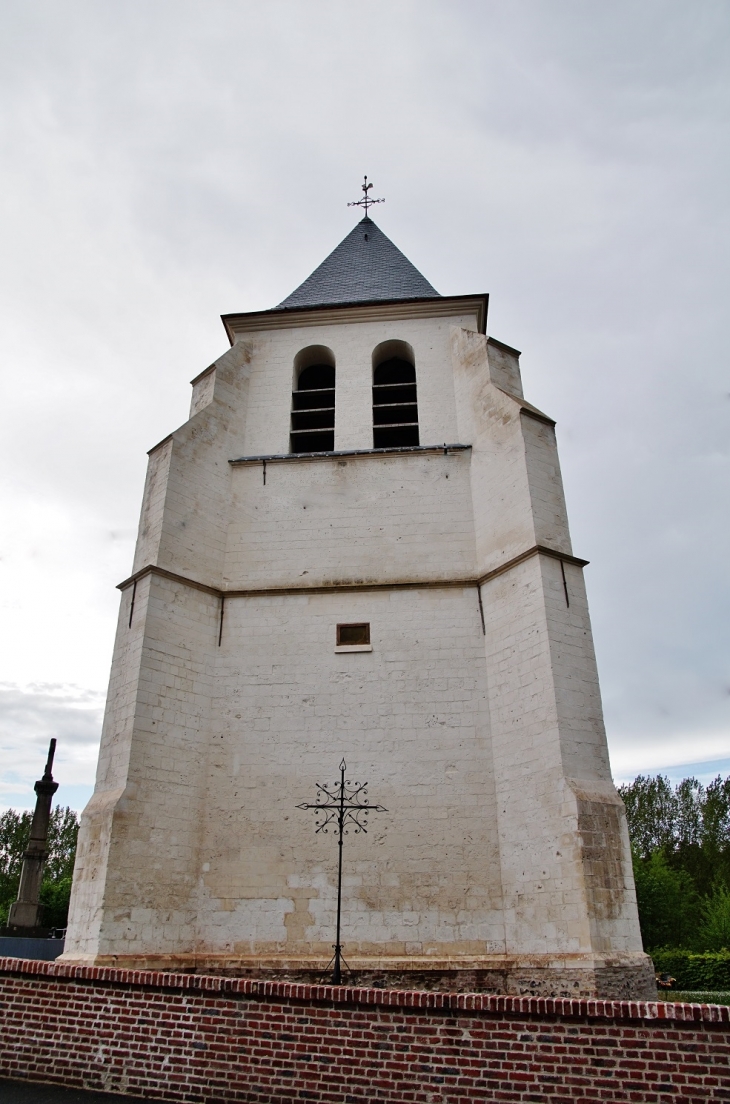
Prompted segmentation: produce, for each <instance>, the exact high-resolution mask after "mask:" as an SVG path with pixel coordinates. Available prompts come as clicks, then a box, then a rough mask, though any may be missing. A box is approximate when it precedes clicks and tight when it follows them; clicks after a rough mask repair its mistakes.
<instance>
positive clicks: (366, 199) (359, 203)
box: [347, 176, 385, 218]
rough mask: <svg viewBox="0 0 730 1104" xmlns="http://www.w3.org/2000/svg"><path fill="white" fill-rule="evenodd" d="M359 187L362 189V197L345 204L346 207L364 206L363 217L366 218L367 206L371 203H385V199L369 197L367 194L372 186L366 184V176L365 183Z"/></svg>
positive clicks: (370, 205)
mask: <svg viewBox="0 0 730 1104" xmlns="http://www.w3.org/2000/svg"><path fill="white" fill-rule="evenodd" d="M360 187H361V188H362V190H363V197H362V199H356V200H354V201H353V202H352V203H348V204H347V206H348V207H364V208H365V218H367V217H368V207H372V205H373V204H374V203H385V200H384V199H371V198H370V196H369V195H368V192H369V191H370V189H371V188H372V184H368V178H367V176H366V177H365V183H364V184H361V185H360Z"/></svg>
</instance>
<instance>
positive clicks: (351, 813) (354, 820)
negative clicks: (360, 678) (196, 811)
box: [297, 177, 388, 985]
mask: <svg viewBox="0 0 730 1104" xmlns="http://www.w3.org/2000/svg"><path fill="white" fill-rule="evenodd" d="M365 179H366V180H367V177H365ZM365 195H366V197H367V192H366V193H365ZM370 202H371V203H380V202H381V201H380V200H371V201H370ZM346 770H347V763H346V762H345V760H344V759H343V760H342V762H341V763H340V780H339V782H335V784H334V786H331V787H330V788H328V787H327V786H323V785H322V784H321V783H320V782H318V783H317V799H316V801H315V802H314V804H313V805H311V804H309V803H308V802H304V803H303V804H302V805H297V809H314V811H315V812H316V814H317V819H316V821H315V823H316V826H317V827H316V831H317V832H328V831H329V827H328V825H330V824H333V822H334V824H333V828H334V827H335V825H336V831H337V845H338V847H339V862H338V865H337V942H336V943H335V953H334V955H333V956H332V959H331V960H330V962H329V963H328V965H327V969H328V970H329V968H330V966H332V984H333V985H339V984H340V982H341V980H342V963H343V961H344V959H343V958H342V944H341V942H340V928H341V920H342V837H343V835H345V836H346V835H347V828H346V827H345V825H346V824H352V825H354V827H355V833H357V832H367V830H368V829H367V819H368V813H387V811H388V810H387V809H384V808H383V806H382V805H370V804H369V802H368V799H367V788H368V784H367V782H350V780H349V778H348V779H346V778H345V771H346ZM345 965H346V966H347V963H345ZM348 969H349V967H348Z"/></svg>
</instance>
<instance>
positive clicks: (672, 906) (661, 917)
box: [634, 850, 701, 951]
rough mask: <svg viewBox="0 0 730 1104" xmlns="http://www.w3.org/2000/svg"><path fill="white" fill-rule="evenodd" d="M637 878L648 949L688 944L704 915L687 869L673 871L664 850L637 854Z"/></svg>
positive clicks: (635, 862) (685, 945)
mask: <svg viewBox="0 0 730 1104" xmlns="http://www.w3.org/2000/svg"><path fill="white" fill-rule="evenodd" d="M634 880H635V882H636V898H637V902H638V906H639V923H640V925H641V938H642V940H643V943H644V949H645V950H647V951H652V950H658V949H659V948H660V947H687V946H689V945H690V944H691V942H692V940H693V937H694V935H695V932H696V930H697V924H698V921H699V918H700V915H701V912H700V904H701V903H700V897H699V894H698V893H697V890H696V889H695V886H694V884H693V882H692V879H691V877H690V876H689V874H687V872H686V871H684V870H673V869H672V868H671V866H670V865H669V864H668V862H667V860H666V858H665V857H664V854H663V852H662V851H661V850H656V851H654V852H653V854H652V855H650V857H649V858H648V859H642V858H641V857H640V856H639V855H638V854H637V853H636V852H635V853H634Z"/></svg>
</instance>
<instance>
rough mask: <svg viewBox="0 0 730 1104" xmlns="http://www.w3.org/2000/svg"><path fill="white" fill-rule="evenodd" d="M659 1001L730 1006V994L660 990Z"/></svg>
mask: <svg viewBox="0 0 730 1104" xmlns="http://www.w3.org/2000/svg"><path fill="white" fill-rule="evenodd" d="M659 1000H663V1001H674V1002H676V1003H677V1004H683V1003H685V1004H730V993H725V992H723V993H710V992H707V991H705V990H693V991H692V992H688V991H687V990H684V991H683V992H679V991H677V990H676V989H660V990H659Z"/></svg>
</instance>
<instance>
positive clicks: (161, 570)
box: [117, 544, 589, 598]
mask: <svg viewBox="0 0 730 1104" xmlns="http://www.w3.org/2000/svg"><path fill="white" fill-rule="evenodd" d="M533 556H549V557H550V558H551V559H553V560H562V562H563V563H568V564H574V565H575V567H586V566H587V564H588V563H589V561H588V560H581V559H579V558H578V556H571V555H569V554H568V553H567V552H559V551H558V550H557V549H555V548H547V547H546V546H545V545H542V544H535V545H533V546H532V548H528V549H526V550H525V551H524V552H521V553H520V555H519V556H513V557H512V559H510V560H506V561H505V563H503V564H500V565H499V567H495V568H494V569H493V570H492V571H488V572H486V574H484V575H479V576H473V575H472V576H455V577H454V578H452V579H394V580H393V581H392V582H386V583H376V582H374V581H370V580H367V579H343V580H333V581H332V582H330V583H321V584H318V585H315V586H297V587H250V588H247V589H238V588H233V587H231V588H230V589H227V588H223V587H214V586H210V585H209V584H208V583H202V582H200V580H198V579H191V578H189V577H188V576H187V575H179V574H178V573H177V572H175V571H168V570H167V568H165V567H158V566H157V564H147V565H146V566H145V567H142V568H140V569H139V571H135V572H134V574H133V575H130V576H129V578H128V579H124V580H123V581H122V582H121V583H118V584H117V590H126V589H127V587H130V586H132V585H133V584H134V583H136V582H138V581H139V580H140V579H144V578H146V576H148V575H157V576H158V578H161V579H169V580H170V581H171V582H174V583H182V584H183V585H184V586H189V587H192V588H193V590H201V591H203V592H204V593H205V594H211V595H213V596H214V597H215V598H256V597H264V598H271V597H279V596H286V595H302V594H331V593H332V591H333V590H337V591H355V590H427V589H441V590H448V589H451V588H454V587H481V586H482V585H483V584H484V583H487V582H489V580H490V579H494V578H496V577H497V576H498V575H503V574H504V573H505V572H506V571H511V569H512V568H513V567H517V565H518V564H521V563H524V562H525V560H529V559H531V558H532V557H533Z"/></svg>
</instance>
